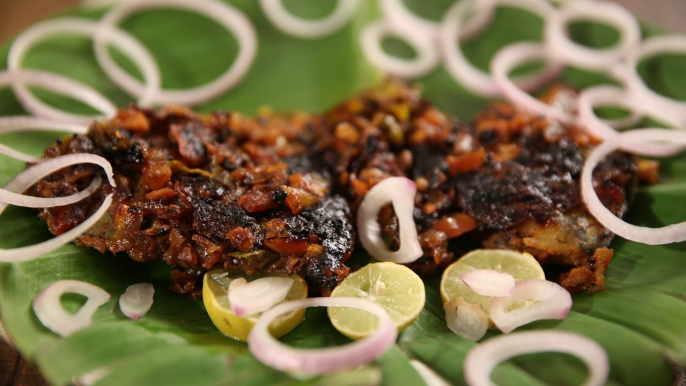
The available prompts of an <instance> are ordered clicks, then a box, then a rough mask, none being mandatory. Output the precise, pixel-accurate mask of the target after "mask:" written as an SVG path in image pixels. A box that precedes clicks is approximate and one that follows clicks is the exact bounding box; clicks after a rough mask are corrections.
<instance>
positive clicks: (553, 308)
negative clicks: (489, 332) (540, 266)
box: [488, 279, 572, 333]
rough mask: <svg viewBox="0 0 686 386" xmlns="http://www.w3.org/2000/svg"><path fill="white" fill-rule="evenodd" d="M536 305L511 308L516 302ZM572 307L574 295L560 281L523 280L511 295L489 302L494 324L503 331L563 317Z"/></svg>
mask: <svg viewBox="0 0 686 386" xmlns="http://www.w3.org/2000/svg"><path fill="white" fill-rule="evenodd" d="M528 301H533V302H534V303H533V304H528V305H525V306H524V307H521V308H517V309H514V310H511V311H508V310H509V309H510V307H512V306H513V305H514V304H516V303H520V302H528ZM571 308H572V296H571V295H570V294H569V292H567V290H566V289H564V288H562V287H561V286H560V285H559V284H557V283H553V282H551V281H547V280H539V279H529V280H522V281H520V282H518V283H517V285H516V286H515V290H514V293H513V294H512V296H507V297H496V298H493V299H492V300H491V303H490V304H489V305H488V314H489V315H490V317H491V320H492V321H493V324H495V325H496V327H498V329H499V330H500V331H502V332H504V333H509V332H510V331H512V330H514V329H515V328H517V327H520V326H523V325H525V324H529V323H531V322H535V321H537V320H546V319H555V320H563V319H565V318H566V317H567V314H568V313H569V310H570V309H571Z"/></svg>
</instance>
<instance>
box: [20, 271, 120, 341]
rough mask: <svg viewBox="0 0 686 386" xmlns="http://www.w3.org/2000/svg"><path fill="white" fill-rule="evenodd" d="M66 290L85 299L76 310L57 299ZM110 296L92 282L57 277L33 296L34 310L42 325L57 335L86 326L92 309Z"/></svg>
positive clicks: (69, 332) (65, 334)
mask: <svg viewBox="0 0 686 386" xmlns="http://www.w3.org/2000/svg"><path fill="white" fill-rule="evenodd" d="M65 293H75V294H80V295H83V296H85V297H87V298H88V300H86V303H85V304H84V305H83V306H81V308H79V310H78V311H76V313H74V314H71V313H69V312H67V310H65V309H64V308H63V307H62V304H61V303H60V298H61V297H62V295H64V294H65ZM109 300H110V294H109V293H107V291H105V290H103V289H102V288H100V287H97V286H94V285H93V284H90V283H86V282H83V281H78V280H60V281H57V282H55V283H52V284H50V285H49V286H48V288H46V289H44V290H43V292H41V293H40V294H38V296H36V298H35V299H33V311H34V312H35V313H36V316H37V317H38V319H39V320H40V321H41V323H43V325H44V326H45V327H47V328H49V329H50V330H52V331H53V332H55V333H56V334H58V335H60V336H69V335H71V334H73V333H75V332H77V331H80V330H83V329H85V328H87V327H89V326H90V325H91V323H92V322H93V314H95V311H96V310H97V309H98V308H99V307H100V306H102V305H103V304H105V303H107V302H108V301H109Z"/></svg>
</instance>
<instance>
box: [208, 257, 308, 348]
mask: <svg viewBox="0 0 686 386" xmlns="http://www.w3.org/2000/svg"><path fill="white" fill-rule="evenodd" d="M269 276H276V275H270V274H267V273H259V272H256V273H254V274H252V275H246V274H245V272H243V271H238V270H225V269H217V270H213V271H209V272H207V273H205V277H204V278H203V289H202V295H203V302H204V303H205V309H206V310H207V314H208V315H209V316H210V319H212V323H214V325H215V326H216V327H217V328H218V329H219V331H221V332H223V333H224V334H226V335H227V336H229V337H231V338H234V339H238V340H242V341H246V340H248V335H249V334H250V330H252V327H253V326H254V325H255V323H256V322H257V319H258V318H259V316H260V314H256V315H251V316H246V317H241V316H237V315H236V314H234V313H233V311H231V304H230V303H229V297H228V294H229V286H230V285H231V283H232V282H233V281H234V280H237V279H244V280H247V281H248V282H250V281H253V280H256V279H260V278H263V277H269ZM286 277H289V278H291V279H293V286H292V287H291V290H290V291H289V292H288V294H287V295H286V299H285V300H286V301H288V300H299V299H305V298H307V283H306V282H305V280H304V279H303V278H302V277H300V276H298V275H291V276H286ZM241 281H242V280H241ZM304 316H305V310H304V309H302V310H296V311H293V312H289V313H286V314H283V315H281V316H279V317H277V318H276V319H274V321H273V322H272V324H271V325H270V326H269V331H270V332H271V334H272V335H273V336H274V337H277V338H278V337H280V336H283V335H286V334H287V333H289V332H290V331H291V330H293V329H294V328H295V327H296V326H297V325H298V324H300V322H302V320H303V317H304Z"/></svg>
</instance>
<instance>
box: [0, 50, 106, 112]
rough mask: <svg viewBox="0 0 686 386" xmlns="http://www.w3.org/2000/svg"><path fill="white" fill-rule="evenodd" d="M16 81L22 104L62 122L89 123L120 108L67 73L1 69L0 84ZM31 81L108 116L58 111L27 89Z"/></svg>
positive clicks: (18, 97) (33, 84)
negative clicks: (3, 70) (69, 76)
mask: <svg viewBox="0 0 686 386" xmlns="http://www.w3.org/2000/svg"><path fill="white" fill-rule="evenodd" d="M13 47H14V46H13ZM11 53H12V51H11V50H10V54H11ZM14 83H17V84H18V86H17V87H16V88H15V89H14V92H15V93H16V95H17V99H19V102H20V103H21V104H22V106H24V108H25V109H26V110H27V111H29V112H31V113H33V114H36V115H38V116H39V117H42V118H48V119H53V120H55V121H58V122H69V123H74V124H80V125H89V124H90V123H91V122H92V121H93V120H96V119H102V118H104V116H114V115H115V114H116V113H117V107H116V106H115V105H114V104H113V103H112V102H111V101H110V100H109V99H107V98H105V97H104V96H103V95H102V94H100V93H99V92H97V91H95V90H94V89H92V88H91V87H90V86H87V85H85V84H83V83H81V82H79V81H76V80H74V79H71V78H67V77H66V76H63V75H59V74H54V73H51V72H46V71H38V70H12V71H6V72H0V87H2V86H4V85H10V84H11V85H14ZM27 84H28V85H32V86H37V87H41V88H45V89H48V90H51V91H54V92H56V93H59V94H64V95H66V96H68V97H71V98H73V99H76V100H78V101H81V102H83V103H85V104H87V105H89V106H91V107H93V108H95V109H96V110H99V111H100V112H101V113H103V114H104V116H96V117H87V116H84V115H77V114H70V113H66V112H64V111H62V110H58V109H56V108H54V107H52V106H49V105H47V104H45V103H43V102H42V101H40V100H39V99H37V98H36V97H35V96H33V94H31V92H30V91H29V90H28V89H26V87H25V86H26V85H27ZM22 90H24V91H25V92H23V91H22Z"/></svg>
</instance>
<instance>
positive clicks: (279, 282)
mask: <svg viewBox="0 0 686 386" xmlns="http://www.w3.org/2000/svg"><path fill="white" fill-rule="evenodd" d="M236 281H237V280H233V281H232V282H231V284H234V282H236ZM236 284H238V283H236ZM291 287H293V279H291V278H290V277H278V276H275V277H262V278H259V279H255V280H253V281H251V282H248V283H243V284H241V285H238V286H237V287H231V286H229V295H228V298H229V304H230V305H231V311H233V313H234V314H236V316H252V315H255V314H258V313H260V312H264V311H267V310H269V309H270V308H272V307H274V306H275V305H276V304H278V303H280V302H283V301H284V300H285V299H286V297H287V296H288V291H290V290H291Z"/></svg>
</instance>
